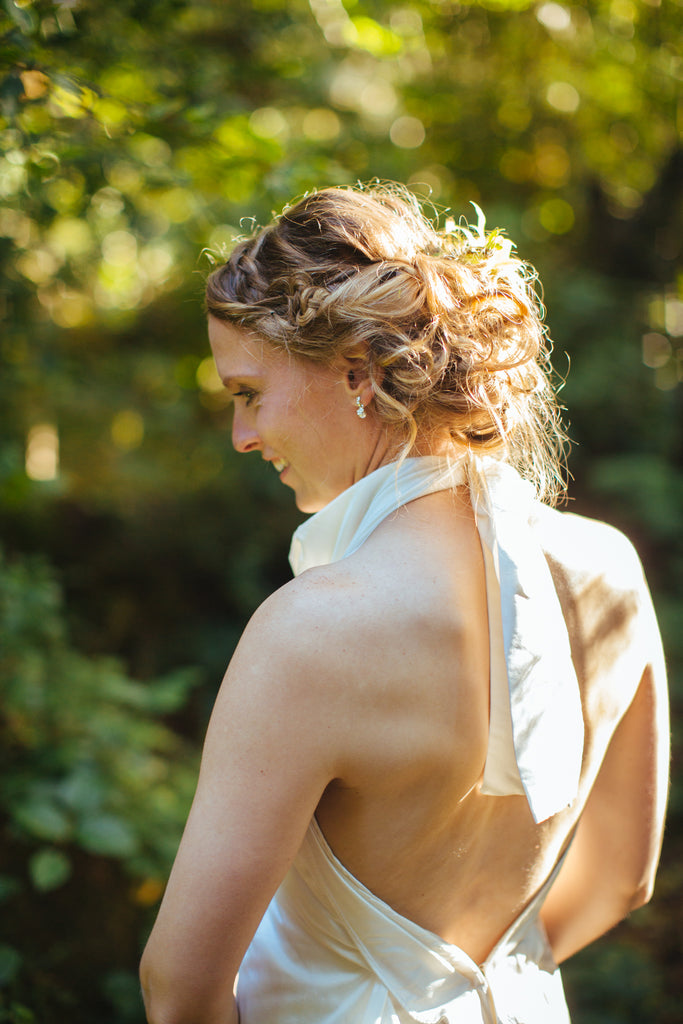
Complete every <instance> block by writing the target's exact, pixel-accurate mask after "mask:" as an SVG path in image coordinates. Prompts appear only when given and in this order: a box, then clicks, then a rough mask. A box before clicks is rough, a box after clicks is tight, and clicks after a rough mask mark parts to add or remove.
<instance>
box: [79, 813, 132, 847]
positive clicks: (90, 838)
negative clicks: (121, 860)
mask: <svg viewBox="0 0 683 1024" xmlns="http://www.w3.org/2000/svg"><path fill="white" fill-rule="evenodd" d="M77 838H78V841H79V842H80V844H81V845H82V846H83V847H84V848H85V849H86V850H88V852H89V853H97V854H99V855H100V856H103V857H129V856H131V855H132V854H133V853H135V852H136V850H137V840H136V837H135V834H134V832H133V830H132V829H131V828H130V826H129V825H128V824H127V823H126V822H125V821H123V819H122V818H117V817H114V815H113V814H99V815H97V816H96V817H92V818H88V819H86V820H85V821H83V822H82V823H81V824H80V825H79V827H78V831H77Z"/></svg>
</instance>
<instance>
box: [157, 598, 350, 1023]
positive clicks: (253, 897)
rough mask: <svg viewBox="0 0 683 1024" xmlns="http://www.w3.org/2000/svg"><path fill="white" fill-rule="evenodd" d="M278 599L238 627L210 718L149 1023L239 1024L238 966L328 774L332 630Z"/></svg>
mask: <svg viewBox="0 0 683 1024" xmlns="http://www.w3.org/2000/svg"><path fill="white" fill-rule="evenodd" d="M295 582H296V581H295ZM291 586H292V584H290V585H289V587H291ZM285 589H288V588H285ZM303 589H304V590H305V588H303ZM301 592H302V588H301V587H299V588H298V590H296V591H295V593H297V594H300V593H301ZM282 595H283V592H282V591H281V592H279V593H278V594H276V595H274V597H273V598H271V599H269V601H268V602H266V604H265V605H264V606H262V608H261V609H259V611H258V612H257V613H256V615H255V616H254V618H253V619H252V621H251V622H250V624H249V626H248V627H247V629H246V630H245V634H244V636H243V638H242V640H241V641H240V644H239V646H238V648H237V650H236V652H235V655H234V657H233V659H232V661H231V663H230V666H229V668H228V671H227V673H226V677H225V679H224V681H223V685H222V687H221V690H220V692H219V695H218V698H217V701H216V705H215V708H214V711H213V714H212V717H211V721H210V723H209V728H208V731H207V736H206V742H205V747H204V752H203V756H202V764H201V770H200V776H199V782H198V786H197V792H196V795H195V798H194V802H193V805H192V809H191V812H190V815H189V818H188V822H187V825H186V828H185V832H184V834H183V838H182V841H181V844H180V848H179V850H178V855H177V857H176V861H175V864H174V866H173V870H172V872H171V876H170V879H169V883H168V887H167V890H166V893H165V896H164V899H163V902H162V905H161V908H160V910H159V915H158V918H157V921H156V923H155V925H154V929H153V931H152V934H151V935H150V938H149V941H148V943H147V947H146V949H145V952H144V955H143V958H142V963H141V970H140V975H141V981H142V986H143V993H144V998H145V1006H146V1010H147V1015H148V1020H149V1021H150V1024H233V1022H234V1024H236V1022H237V1020H238V1016H237V1010H236V1007H235V1002H234V997H233V987H234V982H235V977H236V974H237V971H238V968H239V965H240V962H241V960H242V957H243V955H244V952H245V950H246V948H247V946H248V944H249V942H250V941H251V938H252V936H253V934H254V932H255V930H256V928H257V927H258V923H259V921H260V919H261V917H262V915H263V913H264V912H265V910H266V908H267V906H268V903H269V902H270V900H271V898H272V896H273V894H274V893H275V890H276V889H277V887H278V885H279V884H280V882H281V881H282V879H283V877H284V875H285V873H286V871H287V869H288V867H289V865H290V864H291V862H292V860H293V859H294V857H295V855H296V853H297V851H298V849H299V846H300V845H301V842H302V839H303V836H304V834H305V831H306V829H307V827H308V824H309V822H310V819H311V817H312V815H313V814H314V812H315V808H316V805H317V803H318V801H319V799H320V796H321V795H322V793H323V791H324V789H325V787H326V785H327V783H328V782H329V781H330V780H331V779H332V778H333V777H334V775H335V750H336V749H337V742H336V737H337V733H336V732H335V730H336V726H335V717H336V718H338V711H339V709H338V708H337V707H335V706H334V700H333V699H330V696H329V687H328V686H327V685H326V680H327V677H328V676H329V665H330V663H331V664H335V658H334V652H332V653H333V660H332V662H330V649H329V634H330V630H329V629H328V630H317V631H316V629H315V627H314V626H313V628H312V627H311V620H312V619H315V618H316V616H315V614H314V611H313V610H312V609H311V608H310V607H309V605H310V601H307V600H305V599H303V600H302V599H298V600H292V599H291V595H289V594H288V595H287V597H284V596H282ZM318 607H319V604H318ZM336 660H337V663H338V660H339V659H338V658H337V659H336ZM341 660H342V661H343V656H341Z"/></svg>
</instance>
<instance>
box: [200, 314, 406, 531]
mask: <svg viewBox="0 0 683 1024" xmlns="http://www.w3.org/2000/svg"><path fill="white" fill-rule="evenodd" d="M209 341H210V343H211V349H212V352H213V356H214V360H215V362H216V367H217V369H218V373H219V376H220V378H221V380H222V381H223V383H224V384H225V387H226V388H227V389H228V391H229V392H230V393H231V395H232V396H233V399H234V405H235V408H234V417H233V425H232V443H233V445H234V447H235V450H236V451H238V452H253V451H257V452H260V453H261V458H263V459H265V460H266V462H270V463H271V464H272V465H273V466H274V467H275V469H276V470H277V472H278V474H279V476H280V479H281V480H282V482H283V483H284V484H287V486H288V487H291V488H292V490H293V491H294V494H295V496H296V504H297V507H298V508H299V509H300V510H301V511H302V512H317V511H318V510H319V509H321V508H324V506H325V505H327V504H329V502H330V501H332V499H333V498H336V497H337V495H339V494H341V492H342V491H344V490H346V488H347V487H350V486H351V484H353V483H355V482H356V481H357V480H360V479H361V478H362V477H363V476H366V475H367V474H368V473H369V472H372V470H374V469H376V468H377V466H379V465H380V464H381V461H382V458H383V457H384V455H386V446H384V449H383V450H381V449H382V446H381V444H380V443H379V440H380V435H381V434H382V431H380V430H379V429H378V427H377V425H376V424H375V423H374V418H373V417H370V416H368V417H366V419H364V420H361V419H359V418H358V416H357V415H356V406H355V395H356V394H357V393H358V392H357V391H356V390H354V389H353V388H352V385H351V382H350V380H349V373H348V366H345V365H342V364H340V365H339V366H335V367H332V366H320V365H318V364H317V363H314V362H312V361H310V360H307V359H301V358H297V357H293V356H290V355H288V354H287V353H286V352H285V351H283V350H282V349H278V348H275V347H274V346H273V345H271V344H270V343H269V342H267V341H265V340H263V339H261V338H259V337H258V335H256V334H254V333H253V332H251V331H249V330H247V329H246V328H243V327H238V326H236V325H234V324H231V323H226V322H224V321H222V320H217V319H216V318H215V317H211V316H210V317H209ZM361 395H362V392H361ZM366 400H367V399H366Z"/></svg>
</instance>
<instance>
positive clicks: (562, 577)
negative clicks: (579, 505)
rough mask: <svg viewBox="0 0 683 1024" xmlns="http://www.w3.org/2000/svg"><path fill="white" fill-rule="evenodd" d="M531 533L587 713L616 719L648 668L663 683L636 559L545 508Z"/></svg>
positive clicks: (593, 527) (622, 541) (607, 534)
mask: <svg viewBox="0 0 683 1024" xmlns="http://www.w3.org/2000/svg"><path fill="white" fill-rule="evenodd" d="M537 529H538V531H539V538H540V541H541V544H542V546H543V549H544V551H545V554H546V558H547V559H548V564H549V566H550V569H551V572H552V574H553V578H554V580H555V585H556V587H557V592H558V596H559V598H560V601H561V603H562V607H563V611H564V615H565V619H566V621H567V626H568V629H569V634H570V639H571V643H572V654H573V657H574V662H575V665H576V668H577V672H578V675H579V679H580V681H581V683H582V686H583V688H584V694H585V698H586V706H587V709H588V712H589V716H590V710H591V707H593V708H595V709H596V713H597V710H598V709H600V710H601V711H602V712H606V713H607V719H608V720H609V719H610V718H611V719H617V720H618V719H619V718H620V717H621V715H622V714H623V713H624V712H625V710H626V708H627V707H628V706H629V705H630V703H631V700H632V699H633V696H634V694H635V691H636V689H637V687H638V685H639V683H640V680H641V678H642V675H643V673H644V672H645V671H646V669H647V668H648V667H650V668H652V669H653V671H655V673H658V674H659V675H661V677H662V679H663V678H664V673H663V668H662V666H663V662H662V652H661V639H660V635H659V629H658V626H657V621H656V618H655V613H654V608H653V605H652V599H651V597H650V592H649V589H648V585H647V582H646V579H645V576H644V573H643V566H642V564H641V561H640V558H639V556H638V553H637V552H636V549H635V547H634V546H633V544H632V543H631V541H630V540H629V539H628V538H627V537H626V536H625V535H624V534H623V533H622V532H621V531H620V530H617V529H615V528H614V527H613V526H610V525H608V524H607V523H604V522H600V521H599V520H594V519H588V518H586V517H584V516H579V515H575V514H573V513H568V512H558V511H556V510H554V509H546V508H544V509H543V510H542V512H541V514H540V515H539V517H538V520H537Z"/></svg>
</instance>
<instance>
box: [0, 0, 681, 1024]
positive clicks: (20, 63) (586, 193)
mask: <svg viewBox="0 0 683 1024" xmlns="http://www.w3.org/2000/svg"><path fill="white" fill-rule="evenodd" d="M682 36H683V9H682V7H681V3H680V0H583V2H578V0H577V2H574V3H571V4H569V3H556V2H554V0H550V2H543V3H530V2H528V0H464V2H462V3H456V2H454V0H431V2H426V0H396V2H391V0H343V2H342V0H287V2H285V0H252V2H250V3H247V2H245V0H230V2H219V0H149V2H142V0H137V2H136V0H118V2H117V3H111V2H104V0H61V2H51V0H50V2H48V0H3V3H2V5H1V6H0V202H1V206H0V261H1V263H2V281H1V283H0V316H1V318H2V334H1V336H0V360H1V361H0V529H1V534H0V536H1V544H2V561H0V692H1V695H2V699H1V704H0V763H1V764H2V776H1V778H2V781H0V828H1V829H2V844H1V846H0V1022H1V1021H5V1022H14V1024H20V1022H27V1024H31V1022H36V1024H62V1022H64V1021H66V1020H68V1021H69V1022H70V1024H85V1022H92V1021H93V1020H97V1021H98V1022H100V1024H128V1022H130V1024H136V1022H140V1021H142V1020H143V1016H142V1011H141V1004H140V1000H139V996H138V988H137V980H136V973H135V972H136V963H137V958H138V955H139V951H140V948H141V944H142V942H143V941H144V935H145V933H146V929H147V928H148V927H149V924H150V922H151V919H152V917H153V915H154V911H155V907H156V904H157V901H158V898H159V896H160V893H161V890H162V886H163V880H164V878H165V875H166V872H167V870H168V867H169V865H170V862H171V859H172V856H173V852H174V849H175V846H176V843H177V841H178V838H179V833H180V829H181V827H182V823H183V821H184V817H185V814H186V811H187V808H188V805H189V801H190V799H191V794H192V788H193V783H194V778H195V773H196V767H197V756H198V750H199V746H200V743H201V737H202V733H203V729H204V725H205V722H206V717H207V714H208V711H209V709H210V706H211V703H212V700H213V697H214V694H215V691H216V688H217V684H218V681H219V680H220V677H221V675H222V671H223V669H224V666H225V663H226V662H227V660H228V658H229V656H230V653H231V650H232V648H233V646H234V643H235V640H236V637H237V636H238V635H239V633H240V631H241V629H242V627H243V625H244V623H245V621H246V619H247V617H248V615H249V614H250V612H251V611H252V610H253V608H254V607H255V606H256V604H257V603H258V602H259V601H260V600H261V599H262V598H263V597H264V596H265V595H266V594H267V593H268V592H269V591H270V590H272V589H273V588H274V587H275V586H277V585H278V584H279V583H280V582H282V581H283V580H284V579H286V578H287V566H286V551H287V546H288V538H289V535H290V533H291V530H292V529H293V527H294V526H295V525H296V524H297V523H298V521H299V517H298V515H297V513H296V511H295V510H294V509H293V507H292V504H291V495H289V492H286V493H285V492H284V491H282V490H281V489H280V488H279V485H278V483H277V481H276V480H275V478H274V477H272V476H269V475H268V472H267V467H264V466H262V465H260V464H259V463H258V462H257V463H255V464H252V462H251V460H241V461H240V460H237V459H236V458H235V456H234V454H233V453H232V451H231V449H230V437H229V415H228V412H227V409H226V405H225V402H224V400H223V399H222V397H221V395H220V393H219V392H218V391H217V390H216V384H215V377H214V376H213V375H212V371H211V364H210V361H209V360H208V358H207V357H208V350H207V345H206V341H205V328H204V324H203V318H202V311H201V294H202V278H203V274H204V273H205V271H206V269H207V268H208V266H209V261H208V259H207V257H206V256H205V255H203V253H204V251H205V249H206V248H207V247H208V248H211V249H214V250H215V249H220V248H221V247H222V246H227V245H229V244H230V242H231V240H232V239H233V238H234V237H235V236H237V235H238V234H239V233H240V232H241V231H244V230H248V229H249V227H250V224H251V221H250V220H249V218H251V217H253V218H255V219H256V221H258V222H264V221H266V220H267V219H269V217H270V214H271V212H272V211H274V210H277V209H279V208H281V206H282V205H283V203H284V202H285V201H287V200H289V199H290V198H292V197H293V196H295V195H298V194H300V193H302V192H303V191H305V190H306V189H309V188H314V187H317V186H322V185H326V184H331V183H344V182H354V181H357V180H367V179H370V178H373V177H378V178H381V179H385V178H387V179H395V180H401V181H406V182H410V183H411V187H413V188H414V189H415V191H417V192H418V193H420V194H423V195H425V196H430V197H431V201H432V202H433V203H434V205H435V206H436V208H437V209H438V210H439V211H440V212H442V213H444V212H445V211H448V212H449V215H452V216H455V217H456V218H458V217H460V216H462V215H464V216H467V215H468V203H469V202H470V201H472V200H473V201H475V202H477V203H479V204H480V205H482V206H483V208H484V209H485V211H486V214H487V218H488V223H489V225H491V226H492V225H494V224H500V225H501V226H503V227H505V228H506V229H507V230H508V232H509V234H510V235H511V236H512V237H513V238H514V239H515V240H516V241H517V243H518V249H519V251H520V253H521V255H522V256H523V257H524V258H527V259H530V260H531V261H532V262H533V263H535V264H536V266H537V267H538V269H539V271H540V273H541V277H542V279H543V281H544V283H545V298H546V302H547V305H548V308H549V322H550V326H551V331H552V334H553V337H554V339H555V345H556V349H555V352H556V356H555V362H556V367H557V369H558V371H559V372H560V373H561V374H562V375H565V374H567V371H568V369H569V364H571V369H570V372H569V373H568V376H567V383H566V387H565V390H564V392H563V396H564V400H565V402H566V405H567V406H568V409H569V412H570V420H571V433H572V436H573V438H574V440H575V442H576V445H575V448H574V451H573V455H572V459H571V469H572V473H573V476H574V480H573V483H572V487H571V495H572V505H571V507H572V508H573V509H574V510H576V511H580V512H584V513H586V514H590V515H596V516H598V517H601V518H605V519H607V520H609V521H611V522H613V523H615V524H616V525H618V526H620V527H621V528H622V529H624V530H625V531H626V533H627V534H628V535H629V536H630V537H631V538H632V539H633V540H634V541H635V543H636V546H637V547H638V549H639V551H640V553H641V556H642V558H643V561H644V563H645V565H646V569H647V572H648V576H649V578H650V581H651V585H652V588H653V591H654V596H655V603H656V605H657V608H658V612H659V615H660V619H661V622H662V627H663V631H664V634H665V643H666V648H667V654H668V660H669V666H670V671H671V678H672V705H673V716H674V750H675V753H678V752H679V751H680V743H681V739H680V722H681V698H682V689H683V683H682V681H681V653H682V651H681V648H682V642H681V637H682V636H683V632H682V631H681V626H680V622H681V620H682V618H683V588H682V585H681V583H682V577H683V544H682V541H681V529H680V526H681V507H682V501H681V499H682V497H683V476H682V474H681V463H682V460H681V455H682V441H683V431H682V426H683V424H682V416H681V386H680V381H681V377H682V366H683V363H682V353H683V340H682V338H683V274H682V269H681V239H682V238H683V206H682V202H681V198H682V195H681V193H682V187H681V186H682V182H683V148H682V147H681V129H682V127H683V104H682V92H681V75H682V67H683V60H682V51H681V39H682ZM469 209H470V210H471V208H469ZM243 218H247V221H246V222H245V221H244V220H243ZM56 438H58V443H59V471H58V473H57V474H56V475H55V473H54V472H53V471H52V469H51V466H50V459H51V458H53V461H54V447H55V443H56ZM51 451H52V452H53V454H52V456H51V454H50V453H51ZM674 766H675V770H674V786H673V790H672V800H671V814H670V820H669V826H668V831H667V837H666V842H665V849H664V857H663V864H662V869H661V873H660V877H659V883H658V888H657V893H656V896H655V899H654V900H653V902H652V903H651V904H650V905H649V906H648V907H646V908H644V909H643V910H641V911H639V912H638V913H636V914H634V915H633V917H632V918H631V919H630V920H629V921H627V922H626V923H625V924H623V925H622V926H620V927H619V928H618V929H617V930H616V931H615V932H614V933H612V934H611V935H610V936H608V937H607V938H606V939H604V940H602V941H601V942H600V943H599V944H597V945H596V946H594V947H593V948H591V949H590V950H588V951H587V952H586V953H584V954H581V955H579V956H578V957H576V958H575V959H574V960H573V961H571V962H570V963H569V964H568V965H567V967H566V970H565V978H566V986H567V989H568V993H569V998H570V1002H571V1005H572V1008H573V1011H574V1019H575V1021H576V1022H577V1024H597V1022H600V1024H627V1022H631V1021H633V1022H635V1021H638V1022H641V1021H643V1020H646V1021H649V1022H656V1024H672V1022H673V1021H675V1020H678V1019H680V1016H679V1014H680V999H681V996H682V995H683V991H682V990H681V971H680V965H681V962H682V960H681V925H682V920H681V874H682V872H683V869H682V868H681V864H683V856H681V854H682V853H683V849H682V847H683V843H682V835H681V828H682V823H681V814H682V807H681V787H680V774H679V770H678V767H677V761H674Z"/></svg>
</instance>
